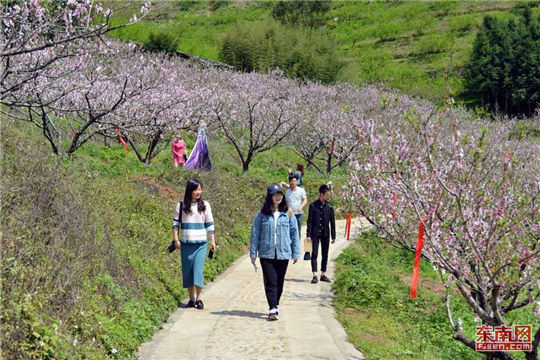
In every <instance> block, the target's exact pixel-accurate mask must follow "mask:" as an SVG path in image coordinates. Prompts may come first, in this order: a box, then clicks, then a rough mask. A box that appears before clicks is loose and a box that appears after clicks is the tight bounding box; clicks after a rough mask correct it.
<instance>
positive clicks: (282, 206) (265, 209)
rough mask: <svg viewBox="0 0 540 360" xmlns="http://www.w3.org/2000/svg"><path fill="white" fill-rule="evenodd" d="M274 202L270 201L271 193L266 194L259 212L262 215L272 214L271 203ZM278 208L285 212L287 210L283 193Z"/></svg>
mask: <svg viewBox="0 0 540 360" xmlns="http://www.w3.org/2000/svg"><path fill="white" fill-rule="evenodd" d="M273 204H274V202H273V201H272V195H268V194H267V195H266V199H265V200H264V203H263V206H262V208H261V214H263V215H272V214H273V213H274V209H272V205H273ZM278 210H279V211H281V212H287V211H289V207H288V206H287V200H285V194H283V198H282V199H281V202H280V203H279V205H278Z"/></svg>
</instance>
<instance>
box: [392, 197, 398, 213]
mask: <svg viewBox="0 0 540 360" xmlns="http://www.w3.org/2000/svg"><path fill="white" fill-rule="evenodd" d="M392 203H393V204H394V209H393V210H392V219H395V218H396V205H397V192H395V193H394V198H393V199H392Z"/></svg>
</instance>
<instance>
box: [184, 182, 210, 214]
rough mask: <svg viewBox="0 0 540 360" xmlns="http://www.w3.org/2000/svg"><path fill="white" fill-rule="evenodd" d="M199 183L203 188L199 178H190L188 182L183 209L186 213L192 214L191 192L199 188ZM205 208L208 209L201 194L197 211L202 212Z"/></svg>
mask: <svg viewBox="0 0 540 360" xmlns="http://www.w3.org/2000/svg"><path fill="white" fill-rule="evenodd" d="M199 185H200V186H201V189H202V184H201V182H200V181H199V180H197V179H191V180H188V182H187V184H186V192H185V193H184V209H183V210H184V212H185V213H186V214H191V194H192V193H193V192H194V191H195V190H197V188H198V187H199ZM204 210H206V205H204V201H203V199H202V195H201V197H200V198H199V199H198V200H197V211H198V212H200V213H201V212H204Z"/></svg>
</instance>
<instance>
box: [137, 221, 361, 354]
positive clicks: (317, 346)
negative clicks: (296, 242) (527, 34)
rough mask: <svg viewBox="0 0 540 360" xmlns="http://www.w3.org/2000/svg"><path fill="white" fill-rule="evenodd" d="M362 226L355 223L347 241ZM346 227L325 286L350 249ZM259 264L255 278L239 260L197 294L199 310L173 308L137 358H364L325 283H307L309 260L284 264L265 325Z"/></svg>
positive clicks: (245, 261) (342, 224) (340, 233)
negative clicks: (272, 314)
mask: <svg viewBox="0 0 540 360" xmlns="http://www.w3.org/2000/svg"><path fill="white" fill-rule="evenodd" d="M360 225H362V226H363V225H364V224H360V221H359V220H356V219H353V224H352V230H351V232H352V235H354V233H355V232H356V231H357V229H358V228H359V227H360ZM344 228H345V221H344V220H338V221H337V222H336V230H337V240H336V243H335V244H331V245H330V254H329V263H328V271H327V274H328V276H329V277H330V278H331V279H333V274H334V262H333V261H332V260H333V259H334V258H336V257H337V256H338V255H339V253H340V252H341V251H342V250H343V248H345V247H346V246H347V245H348V244H349V243H348V242H347V241H345V239H344V236H343V234H344ZM302 232H304V233H305V227H303V231H302ZM302 243H303V241H302ZM302 254H303V252H302ZM216 255H217V256H219V253H216ZM257 265H258V267H259V269H258V271H257V272H255V271H254V269H253V266H252V265H251V261H250V259H249V257H248V256H247V255H244V256H242V257H241V258H240V259H238V260H237V261H236V262H235V263H234V264H233V265H232V266H231V267H230V268H229V269H228V270H227V271H225V272H224V273H223V274H222V275H220V276H219V277H218V278H217V279H216V280H215V281H214V282H213V283H211V284H208V285H207V287H206V288H205V289H204V290H203V293H202V296H201V298H202V300H203V301H204V304H205V309H204V310H202V311H201V310H198V309H194V308H191V309H183V308H180V309H178V310H177V311H176V312H175V313H174V314H173V315H171V317H170V318H169V320H168V321H167V322H166V323H165V324H164V325H163V329H162V330H160V331H158V332H157V333H156V334H155V335H154V338H153V339H152V341H150V342H148V343H145V344H142V345H141V347H140V349H139V359H141V360H177V359H332V360H335V359H364V357H363V355H362V353H360V352H359V351H358V350H356V349H355V348H354V347H353V346H352V344H350V343H349V342H348V341H347V335H346V334H345V331H344V330H343V328H342V326H341V324H340V323H339V322H338V321H337V320H336V319H335V313H334V310H333V308H332V292H331V284H327V283H321V282H319V283H317V284H311V283H310V281H311V267H310V262H309V261H304V260H299V261H298V262H297V263H296V264H294V265H293V263H292V262H290V263H289V267H288V270H287V275H286V277H285V286H284V290H283V295H282V298H281V301H280V307H279V320H278V321H272V322H269V321H267V320H266V316H267V309H268V305H267V303H266V297H265V295H264V288H263V280H262V273H261V270H260V265H259V262H258V260H257ZM319 266H320V258H319Z"/></svg>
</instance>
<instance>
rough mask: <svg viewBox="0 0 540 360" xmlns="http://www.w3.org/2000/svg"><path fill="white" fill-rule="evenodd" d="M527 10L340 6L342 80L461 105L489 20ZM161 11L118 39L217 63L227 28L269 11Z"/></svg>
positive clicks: (262, 7)
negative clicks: (163, 41) (171, 38)
mask: <svg viewBox="0 0 540 360" xmlns="http://www.w3.org/2000/svg"><path fill="white" fill-rule="evenodd" d="M528 3H529V4H530V5H531V6H533V7H534V8H533V14H534V15H535V16H537V15H538V14H540V7H539V6H538V4H540V2H538V1H531V2H528ZM521 6H523V2H515V1H508V2H506V1H505V2H502V1H466V2H458V1H436V2H420V1H396V2H383V1H373V2H371V1H370V2H364V1H362V2H361V1H334V2H333V9H332V10H331V11H330V12H329V14H328V21H327V28H328V30H329V32H330V33H331V34H332V35H333V36H334V37H335V38H336V40H337V41H338V44H339V50H340V52H341V53H342V55H343V56H344V57H345V58H346V59H347V61H348V66H347V67H346V69H344V70H343V72H342V74H341V76H340V80H342V81H346V82H350V83H352V84H357V85H360V84H363V83H365V82H370V83H373V82H377V83H378V82H384V83H386V84H388V85H389V86H390V87H394V88H399V89H401V90H403V91H405V92H407V93H410V94H412V95H417V96H421V97H425V98H429V99H432V100H435V101H437V102H441V103H442V102H445V101H446V100H447V99H448V96H449V94H450V95H452V96H453V97H455V98H457V99H460V97H461V96H462V94H463V92H464V82H463V75H462V74H463V68H464V65H465V63H466V62H467V61H468V58H469V56H470V53H471V51H472V44H473V41H474V38H475V35H476V32H477V31H478V28H479V26H481V24H482V21H483V18H484V16H486V15H493V16H496V17H498V18H501V19H508V18H511V17H516V16H517V14H518V13H519V12H520V11H521V8H520V7H521ZM156 7H157V9H156V10H155V11H154V12H153V13H151V14H150V16H149V18H148V20H145V21H143V22H140V23H137V24H135V25H133V26H129V27H127V28H125V29H121V30H118V31H116V32H114V33H113V34H112V35H113V36H115V37H117V38H121V39H124V40H135V41H140V42H144V41H145V40H146V39H147V38H148V34H149V32H150V31H164V32H170V33H172V34H174V35H176V36H178V38H179V39H180V44H179V50H182V51H185V52H188V53H191V54H194V55H198V56H202V57H206V58H209V59H213V60H219V59H218V53H219V46H220V42H221V39H222V36H223V34H224V33H225V32H226V31H227V30H229V29H230V28H232V27H233V26H234V25H235V24H236V23H237V22H238V21H246V22H260V21H262V20H264V19H265V18H266V17H268V16H269V14H270V11H271V3H268V2H245V3H244V2H234V1H231V2H226V3H224V4H223V5H221V6H220V7H219V8H218V9H216V10H215V11H211V10H210V6H209V4H208V3H205V2H195V3H189V5H188V4H186V3H184V4H183V5H182V2H157V6H156ZM127 18H128V17H127V15H126V16H121V15H120V16H118V17H116V18H115V20H114V21H115V23H121V22H124V21H126V20H127ZM462 100H463V101H465V100H466V99H462Z"/></svg>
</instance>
